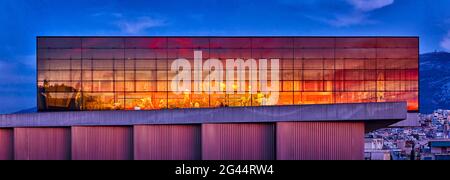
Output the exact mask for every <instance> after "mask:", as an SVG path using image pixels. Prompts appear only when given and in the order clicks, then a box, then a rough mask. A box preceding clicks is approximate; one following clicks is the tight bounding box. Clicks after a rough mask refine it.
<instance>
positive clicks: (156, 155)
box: [133, 125, 201, 160]
mask: <svg viewBox="0 0 450 180" xmlns="http://www.w3.org/2000/svg"><path fill="white" fill-rule="evenodd" d="M133 133H134V158H135V159H136V160H200V159H201V125H137V126H134V130H133Z"/></svg>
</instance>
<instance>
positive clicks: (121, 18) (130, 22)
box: [91, 12, 166, 35]
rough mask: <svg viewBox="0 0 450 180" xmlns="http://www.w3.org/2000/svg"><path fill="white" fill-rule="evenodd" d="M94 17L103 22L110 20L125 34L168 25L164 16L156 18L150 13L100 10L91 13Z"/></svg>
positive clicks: (142, 32) (140, 32) (144, 31)
mask: <svg viewBox="0 0 450 180" xmlns="http://www.w3.org/2000/svg"><path fill="white" fill-rule="evenodd" d="M91 16H92V17H93V18H97V19H99V20H100V21H101V22H105V21H106V22H109V23H110V24H112V25H113V27H115V28H117V29H118V30H119V31H120V32H119V33H120V34H123V35H138V34H145V33H146V32H147V30H149V29H151V28H155V27H161V26H165V25H166V21H165V19H163V18H155V17H153V16H149V15H142V14H140V15H136V14H132V15H130V14H123V13H117V12H98V13H94V14H91Z"/></svg>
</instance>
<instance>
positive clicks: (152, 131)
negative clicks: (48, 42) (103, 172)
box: [0, 122, 364, 160]
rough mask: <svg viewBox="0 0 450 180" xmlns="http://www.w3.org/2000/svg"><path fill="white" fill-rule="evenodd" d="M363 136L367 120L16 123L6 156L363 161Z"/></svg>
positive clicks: (0, 153)
mask: <svg viewBox="0 0 450 180" xmlns="http://www.w3.org/2000/svg"><path fill="white" fill-rule="evenodd" d="M363 137H364V123H363V122H279V123H220V124H202V125H200V124H198V125H135V126H73V127H58V128H14V129H0V159H1V160H12V159H16V160H41V159H48V160H67V159H73V160H131V159H136V160H202V159H203V160H274V159H280V160H309V159H317V160H337V159H343V160H347V159H350V160H362V159H364V138H363ZM13 147H14V148H13Z"/></svg>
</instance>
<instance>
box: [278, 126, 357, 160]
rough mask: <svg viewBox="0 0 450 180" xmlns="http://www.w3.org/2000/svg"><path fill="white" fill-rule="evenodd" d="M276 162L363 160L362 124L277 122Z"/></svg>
mask: <svg viewBox="0 0 450 180" xmlns="http://www.w3.org/2000/svg"><path fill="white" fill-rule="evenodd" d="M276 126H277V128H276V129H277V131H276V134H277V135H276V136H277V137H276V139H277V159H278V160H363V159H364V123H363V122H359V123H358V122H279V123H277V124H276Z"/></svg>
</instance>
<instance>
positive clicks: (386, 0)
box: [347, 0, 394, 12]
mask: <svg viewBox="0 0 450 180" xmlns="http://www.w3.org/2000/svg"><path fill="white" fill-rule="evenodd" d="M347 2H348V3H349V4H350V5H352V6H353V7H354V8H355V9H356V10H358V11H363V12H368V11H373V10H376V9H380V8H383V7H386V6H389V5H391V4H393V3H394V0H347Z"/></svg>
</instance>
